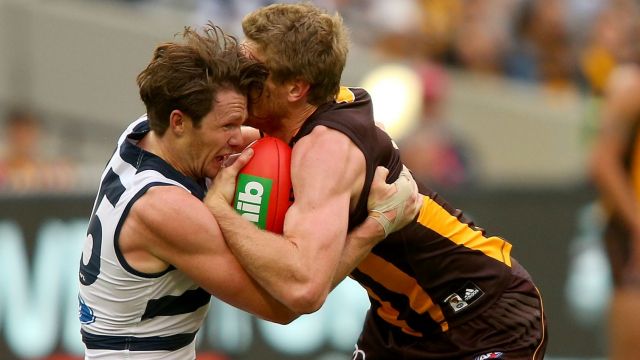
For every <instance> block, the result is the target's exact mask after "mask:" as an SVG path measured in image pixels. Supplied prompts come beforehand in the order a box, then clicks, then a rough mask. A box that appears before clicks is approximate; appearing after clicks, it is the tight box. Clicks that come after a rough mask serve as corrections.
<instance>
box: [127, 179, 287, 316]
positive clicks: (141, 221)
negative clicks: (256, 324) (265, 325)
mask: <svg viewBox="0 0 640 360" xmlns="http://www.w3.org/2000/svg"><path fill="white" fill-rule="evenodd" d="M121 242H122V247H123V248H124V251H125V253H126V254H129V258H130V259H133V260H137V264H138V266H143V267H144V266H150V265H151V264H153V261H155V262H157V261H163V262H165V263H166V264H164V265H165V266H168V264H172V265H174V266H175V267H176V268H177V269H178V270H180V271H182V272H184V273H185V274H186V275H187V276H188V277H189V278H191V279H192V280H193V281H194V282H196V283H197V284H198V285H200V286H201V287H202V288H203V289H205V290H206V291H208V292H209V293H211V294H212V295H214V296H216V297H217V298H219V299H221V300H223V301H225V302H227V303H229V304H231V305H233V306H235V307H237V308H240V309H242V310H245V311H248V312H251V313H254V314H256V315H257V316H259V317H262V318H264V319H266V320H269V321H275V322H279V323H288V322H290V321H292V320H293V319H295V317H297V316H296V315H295V314H294V313H293V312H291V311H290V310H289V309H287V308H286V307H285V306H284V305H282V304H281V303H280V302H278V301H277V300H275V299H274V298H273V297H272V296H271V295H269V293H267V292H266V291H264V290H263V289H262V288H261V287H260V286H259V285H258V284H257V283H256V282H255V281H254V280H252V279H251V278H250V277H249V276H248V275H247V273H246V272H245V271H244V270H243V268H242V267H241V266H240V264H239V263H238V262H237V261H236V259H235V258H234V256H233V254H232V253H231V252H230V250H229V248H228V247H227V245H226V243H225V242H224V239H223V238H222V234H221V233H220V230H219V228H218V226H217V223H216V220H215V219H214V217H213V216H212V215H211V213H210V212H209V210H208V209H207V208H206V206H205V205H204V204H203V203H202V202H201V201H199V200H198V199H197V198H195V197H194V196H192V195H191V194H189V193H188V192H187V191H185V190H184V189H182V188H178V187H176V186H160V187H153V188H151V189H150V190H149V191H148V192H147V193H146V194H145V195H144V196H142V197H141V198H140V199H139V200H138V201H137V202H136V203H135V204H134V206H133V207H132V209H131V212H130V214H129V216H128V218H127V220H126V221H125V224H124V226H123V230H122V233H121ZM147 253H148V254H151V255H152V257H147V258H146V259H147V261H146V262H145V258H144V257H140V254H147ZM149 259H152V260H149ZM147 264H149V265H147ZM161 265H162V264H161Z"/></svg>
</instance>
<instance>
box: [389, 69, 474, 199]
mask: <svg viewBox="0 0 640 360" xmlns="http://www.w3.org/2000/svg"><path fill="white" fill-rule="evenodd" d="M416 71H417V73H418V76H419V78H420V80H421V82H422V112H421V114H420V119H419V123H418V125H417V127H416V129H415V130H414V131H411V133H410V134H409V135H408V136H406V137H405V138H403V139H401V141H400V143H401V144H400V152H401V156H402V160H403V161H404V162H405V164H406V165H407V167H408V168H410V169H411V171H412V172H413V175H414V176H415V177H416V178H417V179H420V180H422V181H424V182H425V183H427V184H429V186H431V187H433V188H436V189H442V188H453V187H457V186H460V185H462V184H467V183H469V181H470V180H471V173H470V171H469V167H468V162H467V154H466V152H465V151H464V147H463V146H462V144H461V143H460V142H459V141H458V139H456V137H455V136H454V134H453V132H452V130H451V128H450V126H449V123H448V122H447V117H446V114H443V107H444V103H445V101H446V96H447V92H448V77H447V73H446V71H445V70H444V69H443V68H442V67H441V66H439V65H436V64H432V63H424V64H422V65H420V66H418V67H417V69H416Z"/></svg>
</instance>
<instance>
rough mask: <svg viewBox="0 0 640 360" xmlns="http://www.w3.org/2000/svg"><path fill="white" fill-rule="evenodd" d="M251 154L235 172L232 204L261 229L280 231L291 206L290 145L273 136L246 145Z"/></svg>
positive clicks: (279, 232) (280, 232)
mask: <svg viewBox="0 0 640 360" xmlns="http://www.w3.org/2000/svg"><path fill="white" fill-rule="evenodd" d="M250 146H251V147H252V148H253V150H254V153H253V157H252V158H251V160H250V161H249V163H248V164H247V165H246V166H245V167H244V168H243V169H242V170H241V171H240V173H239V174H238V181H237V184H236V194H235V199H234V201H233V206H234V207H235V209H236V211H238V213H240V214H241V215H242V216H243V217H244V218H246V219H248V220H249V221H251V222H253V223H255V224H256V225H258V227H260V228H261V229H265V230H269V231H272V232H275V233H278V234H282V228H283V225H284V216H285V214H286V213H287V210H288V209H289V206H291V202H292V200H291V199H292V196H291V148H290V147H289V145H287V144H286V143H285V142H284V141H282V140H280V139H277V138H274V137H270V136H267V137H263V138H261V139H259V140H257V141H255V142H254V143H253V144H251V145H250Z"/></svg>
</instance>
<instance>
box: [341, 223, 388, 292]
mask: <svg viewBox="0 0 640 360" xmlns="http://www.w3.org/2000/svg"><path fill="white" fill-rule="evenodd" d="M383 238H384V229H383V228H382V226H380V223H378V222H377V221H375V220H373V219H372V218H369V217H367V219H366V220H365V221H364V222H363V223H362V224H360V225H359V226H358V227H356V228H355V229H353V230H352V231H351V232H350V233H349V235H348V236H347V241H346V243H345V247H344V250H343V252H342V256H341V258H340V263H339V264H338V268H337V269H336V273H335V275H334V277H333V281H332V284H331V289H333V288H335V287H336V286H338V284H339V283H340V282H341V281H342V280H344V278H345V277H347V276H348V275H349V274H350V273H351V272H352V271H353V270H354V269H355V268H356V267H357V266H358V264H360V262H362V260H364V259H365V258H366V257H367V255H368V254H369V252H370V251H371V249H373V247H374V246H375V245H376V244H377V243H378V242H379V241H381V240H382V239H383Z"/></svg>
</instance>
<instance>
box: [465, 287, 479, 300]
mask: <svg viewBox="0 0 640 360" xmlns="http://www.w3.org/2000/svg"><path fill="white" fill-rule="evenodd" d="M479 291H480V290H478V289H467V290H465V291H464V300H465V301H467V300H469V299H471V298H473V297H474V296H476V294H477V293H478V292H479Z"/></svg>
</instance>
